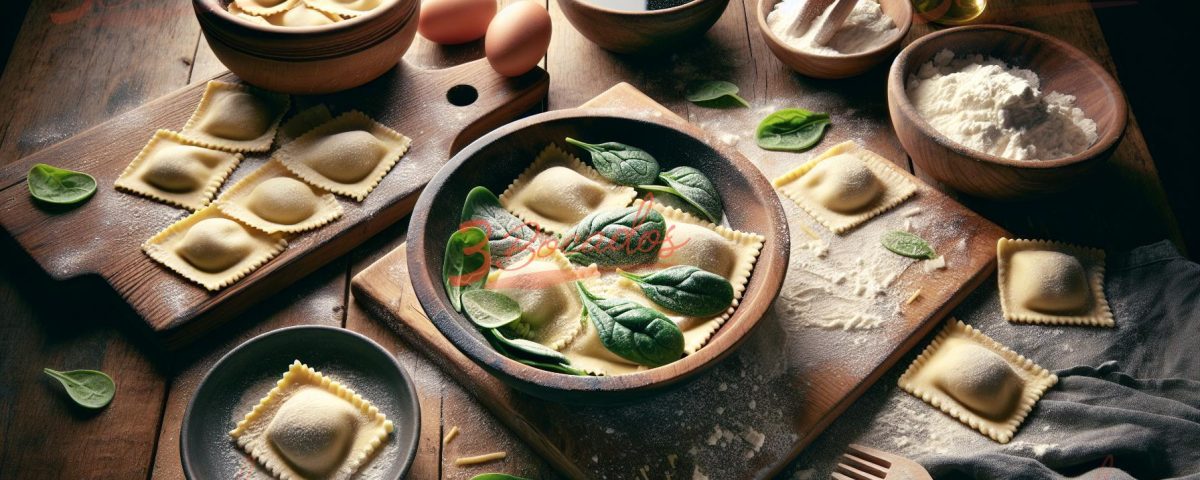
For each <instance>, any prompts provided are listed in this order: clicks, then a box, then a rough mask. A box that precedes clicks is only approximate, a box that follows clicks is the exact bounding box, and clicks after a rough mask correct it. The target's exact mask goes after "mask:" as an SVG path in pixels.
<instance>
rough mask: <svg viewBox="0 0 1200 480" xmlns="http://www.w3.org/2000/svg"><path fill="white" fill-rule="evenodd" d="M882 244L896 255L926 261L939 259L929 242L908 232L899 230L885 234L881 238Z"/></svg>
mask: <svg viewBox="0 0 1200 480" xmlns="http://www.w3.org/2000/svg"><path fill="white" fill-rule="evenodd" d="M880 243H882V244H883V248H886V249H888V250H891V252H892V253H895V254H896V255H903V256H905V257H908V258H916V259H925V260H933V259H935V258H937V253H936V252H934V251H933V247H931V246H929V242H926V241H925V239H923V238H921V237H918V236H916V235H913V234H911V233H908V232H904V231H899V230H897V231H894V232H888V233H885V234H883V237H882V238H880Z"/></svg>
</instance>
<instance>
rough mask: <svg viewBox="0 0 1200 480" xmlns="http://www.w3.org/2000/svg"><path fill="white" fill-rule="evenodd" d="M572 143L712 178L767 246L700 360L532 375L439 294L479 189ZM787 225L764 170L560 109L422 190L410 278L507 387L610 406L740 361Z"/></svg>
mask: <svg viewBox="0 0 1200 480" xmlns="http://www.w3.org/2000/svg"><path fill="white" fill-rule="evenodd" d="M568 136H573V137H579V138H588V139H603V140H606V141H608V140H611V141H618V142H623V143H627V144H630V145H636V146H638V147H640V148H644V149H646V150H647V151H649V152H650V153H652V154H654V155H655V156H656V158H657V159H658V160H659V162H661V164H662V167H663V168H664V169H670V168H674V167H677V166H680V165H690V166H693V167H696V168H698V169H700V170H701V171H703V172H705V173H706V174H707V175H708V176H709V177H710V178H711V179H712V180H713V183H714V184H715V185H716V187H717V190H718V191H719V192H720V194H721V197H722V199H723V200H724V203H725V207H726V211H725V216H726V219H727V220H728V222H729V225H730V226H731V227H732V228H735V229H740V230H746V231H752V232H757V233H760V234H762V235H763V236H764V237H765V242H764V243H763V248H762V252H761V254H760V255H759V257H758V261H757V263H756V264H755V267H754V272H753V274H752V275H751V276H750V280H749V283H748V284H747V286H746V291H745V294H744V295H743V296H742V298H741V300H740V303H739V305H738V307H737V309H736V310H734V313H733V315H732V316H731V317H730V318H729V320H728V321H727V322H725V325H723V326H722V327H721V328H720V329H719V330H717V332H716V333H715V334H714V335H713V336H712V338H711V339H710V340H709V341H708V343H707V344H706V345H705V346H704V347H703V348H701V349H700V350H699V351H698V352H696V353H695V354H692V355H688V356H686V357H684V358H682V359H680V360H678V361H676V362H674V363H671V364H668V365H665V366H662V367H658V368H654V369H650V370H646V371H643V372H637V373H633V374H628V375H617V376H611V377H592V376H572V375H563V374H558V373H551V372H548V371H544V370H539V369H536V368H533V367H529V366H526V365H524V364H521V363H518V362H516V361H513V360H510V359H508V358H506V357H504V356H502V355H500V354H499V353H497V352H496V351H495V350H494V349H492V347H491V346H490V345H488V343H487V341H486V340H485V339H484V338H483V336H482V335H481V334H480V333H479V332H478V331H477V330H476V329H475V326H474V325H473V324H472V323H471V322H470V320H468V319H467V318H466V316H464V315H463V314H460V313H458V312H456V311H455V310H454V308H453V307H452V306H451V305H450V301H449V299H448V297H447V296H446V292H445V289H444V288H443V286H442V260H443V256H444V254H445V250H446V241H447V240H448V239H449V238H450V235H451V234H453V233H454V232H455V231H456V230H458V228H459V212H461V211H462V206H463V200H464V199H465V198H466V196H467V192H469V191H470V190H471V189H472V188H474V187H476V186H484V187H487V188H488V189H490V190H491V191H493V192H496V193H499V192H502V191H504V189H505V188H506V187H507V186H508V185H509V183H511V182H512V181H513V179H515V178H516V177H517V175H519V174H520V173H521V172H522V171H524V170H525V169H526V168H527V167H529V164H530V162H532V161H533V159H534V157H535V156H536V155H537V154H538V152H540V151H541V150H542V149H543V148H545V147H546V146H547V145H549V144H551V143H557V144H558V145H560V146H566V144H565V143H564V142H563V138H565V137H568ZM789 243H790V241H789V236H788V223H787V219H786V218H785V217H784V213H783V207H782V205H780V203H779V198H778V197H777V196H776V195H775V192H774V191H772V189H771V184H770V183H769V182H767V179H766V178H765V177H763V175H762V173H759V171H758V169H757V168H756V167H755V166H754V165H753V164H751V163H750V162H749V161H748V160H746V159H745V158H744V157H742V156H741V154H739V153H737V151H736V150H734V149H732V148H729V147H725V146H723V145H718V143H717V142H712V141H707V140H704V139H701V138H697V137H695V136H692V135H690V134H688V133H685V132H683V131H681V130H677V129H675V128H672V127H668V126H665V125H661V124H658V123H654V122H653V119H651V118H648V117H647V118H642V117H636V116H626V115H625V114H618V113H614V112H612V111H611V110H586V109H576V110H560V111H554V112H548V113H543V114H539V115H535V116H533V117H529V118H526V119H523V120H519V121H516V122H513V123H511V124H509V125H507V126H504V127H502V128H500V129H498V130H495V131H493V132H492V133H489V134H487V135H485V136H484V137H482V138H480V139H479V140H477V141H475V142H474V143H472V144H470V145H468V146H467V147H466V148H464V149H463V150H462V151H461V152H459V153H458V154H457V155H455V156H454V158H452V159H450V162H449V163H447V164H446V166H445V167H443V168H442V169H441V171H439V172H438V174H437V176H435V177H434V178H433V180H432V181H430V182H429V185H428V186H426V187H425V192H424V193H422V194H421V197H420V199H419V200H418V201H417V205H416V208H415V210H414V211H413V215H412V219H411V223H410V224H409V228H408V267H409V272H410V273H409V276H410V278H411V280H412V284H413V288H414V290H415V291H416V294H417V298H418V299H419V300H420V302H421V306H422V307H424V309H425V312H426V313H427V314H428V315H429V318H430V319H431V320H432V321H433V323H434V325H436V326H437V328H438V330H439V331H441V333H442V334H443V335H445V336H446V338H448V339H449V340H450V342H451V343H453V344H454V346H455V347H457V348H458V349H459V350H461V351H462V352H463V353H464V354H466V356H467V357H469V358H470V359H471V360H472V361H474V362H475V363H476V364H478V365H479V366H481V367H483V369H484V370H487V371H488V372H489V373H491V374H492V375H494V376H496V377H497V378H499V379H500V380H502V381H503V382H504V383H506V384H508V385H509V386H511V387H513V388H516V389H517V390H521V391H523V392H527V393H529V394H532V395H535V396H538V397H541V398H544V399H547V400H551V401H557V402H564V403H574V404H593V405H612V404H616V403H625V402H630V401H633V400H636V399H638V398H641V397H644V396H647V395H650V394H653V393H657V392H661V391H663V390H665V389H667V388H669V387H672V386H677V385H680V384H682V382H684V381H686V380H689V379H691V378H693V377H696V376H697V375H698V374H700V373H701V372H703V371H705V370H707V369H708V368H711V367H712V366H714V365H716V364H717V363H718V362H719V361H720V360H721V359H723V358H725V357H726V356H727V355H729V354H730V353H732V352H733V350H734V349H735V348H736V347H737V346H738V345H740V344H741V343H742V342H743V341H744V340H745V339H746V338H747V336H748V335H749V333H750V331H751V329H753V328H754V326H755V325H756V324H757V323H758V321H759V319H760V318H761V317H762V315H763V313H764V312H766V310H767V308H768V307H769V306H770V305H771V302H772V301H774V300H775V297H776V295H778V294H779V289H780V286H781V285H782V284H783V275H784V272H785V271H786V269H787V264H788V254H789V251H790V250H789Z"/></svg>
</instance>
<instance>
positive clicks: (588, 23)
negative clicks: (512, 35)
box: [558, 0, 729, 53]
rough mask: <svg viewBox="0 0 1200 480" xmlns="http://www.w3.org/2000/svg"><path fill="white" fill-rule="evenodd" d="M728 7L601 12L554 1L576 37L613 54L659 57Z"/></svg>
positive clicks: (582, 1) (699, 4) (707, 2)
mask: <svg viewBox="0 0 1200 480" xmlns="http://www.w3.org/2000/svg"><path fill="white" fill-rule="evenodd" d="M728 4H729V0H692V1H690V2H688V3H685V4H683V5H679V6H677V7H672V8H664V9H662V10H651V11H644V12H639V11H631V10H617V9H612V8H605V7H602V6H599V5H597V4H595V3H591V2H590V1H589V0H558V6H559V8H561V9H562V11H563V14H564V15H566V16H567V20H568V21H570V22H571V25H574V26H575V29H576V30H579V33H582V34H583V36H584V37H587V39H588V40H591V41H592V43H595V44H596V45H599V46H600V48H603V49H605V50H609V51H612V52H617V53H659V52H664V51H668V50H671V49H673V48H675V47H678V46H679V45H681V44H683V43H684V42H686V41H689V40H692V39H694V38H696V37H699V36H700V35H703V34H704V32H707V31H708V29H709V28H712V26H713V24H714V23H717V19H718V18H721V14H722V13H724V12H725V6H726V5H728Z"/></svg>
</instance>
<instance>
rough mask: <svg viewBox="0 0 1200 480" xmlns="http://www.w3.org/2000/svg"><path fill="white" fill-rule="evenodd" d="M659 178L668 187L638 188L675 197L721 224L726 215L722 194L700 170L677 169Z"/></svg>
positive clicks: (709, 219)
mask: <svg viewBox="0 0 1200 480" xmlns="http://www.w3.org/2000/svg"><path fill="white" fill-rule="evenodd" d="M658 178H659V179H661V180H662V181H663V183H666V184H667V186H665V187H664V186H662V185H639V186H638V188H640V189H642V190H649V191H653V192H662V193H668V194H671V195H675V196H677V197H679V198H682V199H683V200H684V201H685V202H687V203H688V205H691V206H692V207H694V208H695V209H696V210H699V211H700V213H701V214H703V215H704V217H705V218H707V219H708V221H710V222H712V223H721V217H722V216H724V215H725V212H724V205H723V204H722V202H721V194H719V193H717V187H716V186H714V185H713V183H712V181H711V180H709V179H708V177H706V176H704V174H703V173H700V170H697V169H695V168H692V167H675V168H672V169H670V170H667V171H665V172H662V173H660V174H659V175H658Z"/></svg>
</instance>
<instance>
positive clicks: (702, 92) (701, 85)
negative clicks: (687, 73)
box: [683, 80, 750, 107]
mask: <svg viewBox="0 0 1200 480" xmlns="http://www.w3.org/2000/svg"><path fill="white" fill-rule="evenodd" d="M738 91H739V89H738V86H737V85H734V84H733V83H730V82H726V81H724V80H701V81H697V82H692V83H689V84H688V86H687V90H686V91H685V92H684V94H683V98H686V99H687V100H688V101H689V102H692V103H695V104H698V105H702V106H720V105H719V103H720V102H721V101H722V100H723V99H726V98H728V99H730V100H733V101H734V102H736V104H740V105H741V106H743V107H749V106H750V102H747V101H746V99H744V98H742V97H739V96H738Z"/></svg>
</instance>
